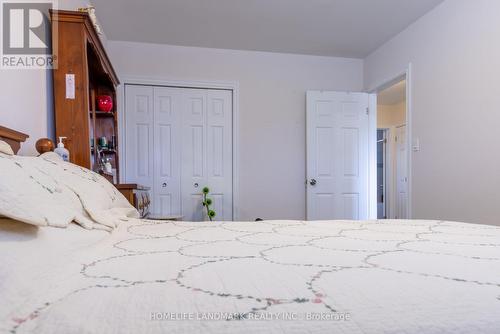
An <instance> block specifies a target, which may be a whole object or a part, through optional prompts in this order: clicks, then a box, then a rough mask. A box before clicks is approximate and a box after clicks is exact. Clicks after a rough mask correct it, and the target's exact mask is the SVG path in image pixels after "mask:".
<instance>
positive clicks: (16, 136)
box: [0, 125, 29, 154]
mask: <svg viewBox="0 0 500 334" xmlns="http://www.w3.org/2000/svg"><path fill="white" fill-rule="evenodd" d="M28 137H29V136H28V135H27V134H24V133H22V132H19V131H16V130H12V129H9V128H6V127H4V126H1V125H0V140H3V141H5V142H6V143H7V144H9V145H10V147H12V150H13V151H14V153H16V154H17V152H18V151H19V149H20V148H21V143H23V142H24V141H25V140H26V138H28Z"/></svg>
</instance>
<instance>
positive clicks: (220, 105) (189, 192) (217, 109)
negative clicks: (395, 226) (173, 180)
mask: <svg viewBox="0 0 500 334" xmlns="http://www.w3.org/2000/svg"><path fill="white" fill-rule="evenodd" d="M183 110H184V111H183V120H182V138H183V142H182V181H181V182H182V185H181V192H182V215H183V216H184V219H185V220H190V221H200V220H204V219H206V216H205V211H204V210H203V206H202V198H203V196H202V189H203V187H205V186H207V187H209V188H210V195H209V196H210V197H211V198H212V199H213V209H214V210H215V211H216V214H217V216H216V217H215V219H216V220H232V218H233V210H232V202H233V200H232V197H233V191H232V179H233V177H232V173H233V170H232V94H231V92H230V91H226V90H201V89H185V90H184V92H183Z"/></svg>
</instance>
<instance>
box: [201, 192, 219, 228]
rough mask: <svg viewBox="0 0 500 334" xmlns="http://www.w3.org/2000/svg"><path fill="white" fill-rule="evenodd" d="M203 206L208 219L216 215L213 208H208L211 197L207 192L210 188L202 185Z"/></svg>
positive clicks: (210, 203)
mask: <svg viewBox="0 0 500 334" xmlns="http://www.w3.org/2000/svg"><path fill="white" fill-rule="evenodd" d="M202 192H203V206H204V207H205V209H206V210H207V217H208V219H210V221H212V220H213V218H214V217H215V216H216V213H215V211H214V210H212V209H210V206H211V205H212V203H213V202H212V199H211V198H210V197H208V193H209V192H210V189H209V188H208V187H203V190H202Z"/></svg>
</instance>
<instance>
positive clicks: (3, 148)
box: [0, 140, 14, 155]
mask: <svg viewBox="0 0 500 334" xmlns="http://www.w3.org/2000/svg"><path fill="white" fill-rule="evenodd" d="M0 153H4V154H7V155H14V151H12V147H10V145H9V144H7V143H6V142H4V141H3V140H0Z"/></svg>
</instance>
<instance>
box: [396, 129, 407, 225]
mask: <svg viewBox="0 0 500 334" xmlns="http://www.w3.org/2000/svg"><path fill="white" fill-rule="evenodd" d="M407 161H408V160H407V150H406V125H401V126H398V127H397V128H396V218H398V219H407V218H408V209H407V206H408V166H407Z"/></svg>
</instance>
